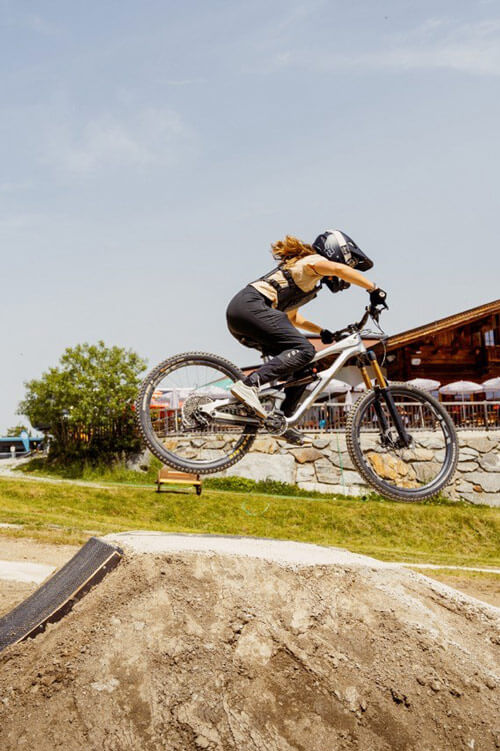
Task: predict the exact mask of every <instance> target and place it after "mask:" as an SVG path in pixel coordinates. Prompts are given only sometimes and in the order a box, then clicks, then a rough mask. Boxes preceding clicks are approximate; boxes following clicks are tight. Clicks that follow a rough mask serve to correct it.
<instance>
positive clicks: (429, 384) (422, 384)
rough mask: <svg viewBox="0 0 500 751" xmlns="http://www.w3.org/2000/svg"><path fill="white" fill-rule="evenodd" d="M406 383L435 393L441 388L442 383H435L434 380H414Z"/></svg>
mask: <svg viewBox="0 0 500 751" xmlns="http://www.w3.org/2000/svg"><path fill="white" fill-rule="evenodd" d="M406 383H407V384H408V385H409V386H415V388H417V389H421V390H422V391H435V390H436V389H438V388H439V387H440V386H441V381H433V380H432V378H412V379H411V381H406Z"/></svg>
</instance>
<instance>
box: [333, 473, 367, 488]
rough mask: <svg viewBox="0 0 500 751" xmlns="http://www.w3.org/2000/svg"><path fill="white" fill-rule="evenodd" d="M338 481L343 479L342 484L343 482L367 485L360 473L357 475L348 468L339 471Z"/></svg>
mask: <svg viewBox="0 0 500 751" xmlns="http://www.w3.org/2000/svg"><path fill="white" fill-rule="evenodd" d="M340 481H341V482H342V481H343V484H344V483H345V485H349V486H351V485H363V486H364V487H368V486H367V485H366V483H365V481H364V480H363V478H362V477H361V475H359V474H358V473H357V472H351V471H349V470H347V471H344V472H341V473H340Z"/></svg>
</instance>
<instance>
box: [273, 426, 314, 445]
mask: <svg viewBox="0 0 500 751" xmlns="http://www.w3.org/2000/svg"><path fill="white" fill-rule="evenodd" d="M279 437H280V438H282V439H284V440H285V441H286V442H287V443H293V444H294V445H295V446H304V444H305V443H307V441H306V440H305V439H304V436H303V435H302V433H301V432H300V431H299V430H295V428H288V429H287V430H285V432H284V433H282V434H281V435H280V436H279Z"/></svg>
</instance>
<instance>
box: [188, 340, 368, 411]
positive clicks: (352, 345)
mask: <svg viewBox="0 0 500 751" xmlns="http://www.w3.org/2000/svg"><path fill="white" fill-rule="evenodd" d="M365 353H366V347H365V345H364V344H363V340H362V339H361V335H360V334H359V333H357V332H356V333H354V334H351V335H350V336H347V337H346V338H345V339H341V341H340V342H336V343H335V344H332V345H330V346H329V347H325V348H324V349H322V350H321V351H320V352H317V353H316V354H315V356H314V357H313V359H312V360H311V362H310V363H308V364H309V365H312V364H314V363H315V362H319V360H322V359H323V358H324V357H330V355H335V354H338V357H337V358H336V359H335V361H334V362H333V363H332V364H331V365H330V367H329V368H327V369H326V370H323V371H322V372H321V373H319V374H318V383H317V384H316V385H315V387H314V388H313V389H312V390H311V392H310V393H309V395H308V396H307V398H306V399H304V401H303V402H302V403H301V404H300V405H299V407H298V409H297V410H296V411H295V412H294V414H293V415H290V417H287V418H286V422H287V425H295V423H296V422H297V421H298V420H300V418H301V417H302V415H303V414H304V412H305V411H306V410H307V409H309V407H310V406H311V404H313V402H314V401H315V400H316V398H317V397H318V396H319V394H321V392H322V391H324V390H325V388H326V387H327V386H328V384H329V383H330V381H331V380H332V378H333V377H334V375H335V374H336V373H338V371H339V370H340V369H341V368H342V367H343V366H344V364H345V363H346V362H347V361H348V360H349V359H350V358H351V357H353V356H354V355H361V354H365ZM265 390H266V387H265V386H264V387H263V388H262V389H261V393H263V392H265ZM272 390H273V391H274V390H275V389H272ZM232 402H234V400H233V399H217V400H216V401H214V402H211V403H210V404H207V405H205V406H203V407H202V408H201V409H202V411H203V412H206V413H207V414H209V415H210V416H211V417H212V418H213V419H214V421H215V422H225V423H226V424H227V423H230V422H235V423H238V424H241V423H245V424H247V423H248V424H251V425H261V424H262V423H261V421H260V420H256V419H255V418H252V417H247V418H245V417H239V416H238V417H237V416H233V415H229V414H225V413H224V412H218V409H220V408H221V407H225V406H227V405H228V404H231V403H232Z"/></svg>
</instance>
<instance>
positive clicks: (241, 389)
mask: <svg viewBox="0 0 500 751" xmlns="http://www.w3.org/2000/svg"><path fill="white" fill-rule="evenodd" d="M230 391H231V394H232V395H233V396H235V397H236V398H237V399H238V400H239V401H240V402H243V404H245V405H246V406H247V407H249V408H250V409H251V410H252V411H253V412H255V414H257V415H259V417H262V418H264V417H267V412H266V410H265V409H264V406H263V405H262V403H261V402H260V399H259V397H258V396H257V389H256V388H255V387H254V386H246V385H245V384H244V383H243V381H236V383H235V384H234V385H233V386H232V387H231V389H230Z"/></svg>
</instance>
